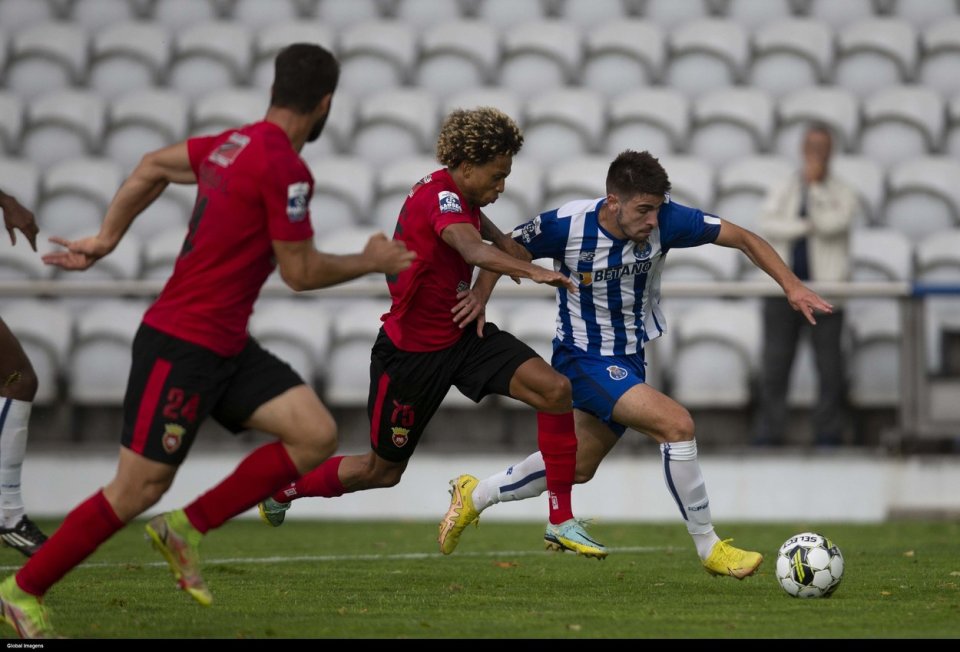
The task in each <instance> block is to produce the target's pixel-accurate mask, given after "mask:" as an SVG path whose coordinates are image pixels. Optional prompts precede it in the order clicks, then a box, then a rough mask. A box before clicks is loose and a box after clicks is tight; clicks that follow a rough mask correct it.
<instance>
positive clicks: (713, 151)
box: [687, 88, 774, 166]
mask: <svg viewBox="0 0 960 652" xmlns="http://www.w3.org/2000/svg"><path fill="white" fill-rule="evenodd" d="M773 125H774V109H773V101H772V100H771V99H770V96H769V95H767V94H766V93H765V92H764V91H761V90H756V89H751V88H727V89H721V90H717V91H712V92H710V93H705V94H704V95H703V96H702V97H701V98H700V100H699V101H697V102H694V104H693V129H692V130H691V132H690V135H689V140H688V142H687V152H688V153H689V154H691V155H694V156H698V157H700V158H702V159H703V160H705V161H708V162H710V163H711V164H713V165H715V166H719V165H724V164H726V163H729V162H730V161H731V160H733V159H737V158H742V157H744V156H753V155H755V154H759V153H761V152H764V151H766V150H767V149H768V148H769V145H770V141H771V139H772V137H773Z"/></svg>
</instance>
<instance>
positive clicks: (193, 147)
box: [187, 136, 219, 174]
mask: <svg viewBox="0 0 960 652" xmlns="http://www.w3.org/2000/svg"><path fill="white" fill-rule="evenodd" d="M217 138H219V136H198V137H197V138H189V139H187V153H188V154H189V155H190V167H192V168H193V173H194V174H199V173H200V164H201V163H203V160H204V159H205V158H207V155H208V154H210V150H212V149H213V144H214V143H215V142H216V141H217Z"/></svg>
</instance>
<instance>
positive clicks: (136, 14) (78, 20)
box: [67, 0, 141, 32]
mask: <svg viewBox="0 0 960 652" xmlns="http://www.w3.org/2000/svg"><path fill="white" fill-rule="evenodd" d="M67 8H68V18H69V20H70V23H71V24H73V25H79V26H80V27H83V28H84V29H86V30H87V31H88V32H96V31H97V30H100V29H103V28H105V27H109V26H111V25H114V24H116V23H121V22H126V21H131V20H136V19H137V18H140V17H141V16H140V11H139V7H138V3H137V2H136V0H72V2H70V3H69V4H68V5H67Z"/></svg>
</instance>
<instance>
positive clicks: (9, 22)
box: [0, 0, 57, 56]
mask: <svg viewBox="0 0 960 652" xmlns="http://www.w3.org/2000/svg"><path fill="white" fill-rule="evenodd" d="M56 18H57V13H56V7H55V5H54V4H53V3H52V2H37V0H0V25H3V31H5V32H7V33H8V34H16V33H18V32H22V31H23V30H25V29H29V28H31V27H35V26H36V25H40V24H43V23H49V22H52V21H54V20H56ZM0 56H2V55H0Z"/></svg>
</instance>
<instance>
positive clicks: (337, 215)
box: [307, 156, 375, 231]
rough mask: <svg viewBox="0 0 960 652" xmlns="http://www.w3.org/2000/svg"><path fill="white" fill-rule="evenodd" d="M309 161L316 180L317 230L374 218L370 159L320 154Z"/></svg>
mask: <svg viewBox="0 0 960 652" xmlns="http://www.w3.org/2000/svg"><path fill="white" fill-rule="evenodd" d="M307 164H308V165H309V166H310V172H311V173H312V174H313V182H314V185H313V200H312V201H311V202H310V220H311V222H312V223H313V228H314V230H315V231H317V230H319V231H326V230H331V229H339V228H342V227H346V226H352V225H355V224H363V223H367V224H369V223H371V222H372V221H373V198H374V192H375V189H374V171H373V168H372V166H371V165H370V164H369V163H368V162H366V161H364V160H363V159H359V158H355V157H331V156H320V157H318V158H312V159H310V160H308V161H307Z"/></svg>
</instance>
